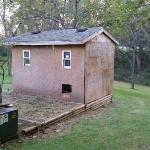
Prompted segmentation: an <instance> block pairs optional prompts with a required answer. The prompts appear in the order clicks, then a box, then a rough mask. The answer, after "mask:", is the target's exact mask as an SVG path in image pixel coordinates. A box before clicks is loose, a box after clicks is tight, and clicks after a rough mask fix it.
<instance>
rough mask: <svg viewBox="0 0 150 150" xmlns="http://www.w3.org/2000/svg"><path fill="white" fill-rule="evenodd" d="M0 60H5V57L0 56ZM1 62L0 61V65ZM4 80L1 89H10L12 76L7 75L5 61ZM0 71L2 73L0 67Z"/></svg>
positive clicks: (0, 81) (0, 78)
mask: <svg viewBox="0 0 150 150" xmlns="http://www.w3.org/2000/svg"><path fill="white" fill-rule="evenodd" d="M0 60H7V57H0ZM2 63H3V62H0V66H1V64H2ZM4 71H5V73H4V74H5V76H4V81H3V83H4V84H3V89H12V76H10V75H8V69H7V62H6V63H5V64H4ZM0 73H2V69H1V68H0ZM2 78H3V76H2V75H0V83H2Z"/></svg>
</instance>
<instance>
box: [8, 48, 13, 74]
mask: <svg viewBox="0 0 150 150" xmlns="http://www.w3.org/2000/svg"><path fill="white" fill-rule="evenodd" d="M7 54H8V55H7V56H8V75H12V71H11V64H12V54H11V48H10V47H9V46H7Z"/></svg>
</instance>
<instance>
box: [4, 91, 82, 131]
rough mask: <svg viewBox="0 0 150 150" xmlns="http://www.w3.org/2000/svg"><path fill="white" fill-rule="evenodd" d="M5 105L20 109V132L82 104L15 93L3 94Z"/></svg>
mask: <svg viewBox="0 0 150 150" xmlns="http://www.w3.org/2000/svg"><path fill="white" fill-rule="evenodd" d="M3 104H13V107H15V108H18V116H19V130H21V129H23V128H26V127H29V126H32V125H35V124H40V123H42V122H44V121H46V120H48V119H51V118H54V117H56V116H58V115H60V114H62V113H65V112H67V111H70V110H72V109H74V108H76V107H78V106H80V105H81V104H78V103H73V102H66V101H60V100H52V99H47V98H41V97H36V96H27V95H21V94H15V93H3Z"/></svg>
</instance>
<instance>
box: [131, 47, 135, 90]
mask: <svg viewBox="0 0 150 150" xmlns="http://www.w3.org/2000/svg"><path fill="white" fill-rule="evenodd" d="M135 52H136V48H135V47H134V49H133V57H132V65H131V89H134V80H135V77H134V70H135Z"/></svg>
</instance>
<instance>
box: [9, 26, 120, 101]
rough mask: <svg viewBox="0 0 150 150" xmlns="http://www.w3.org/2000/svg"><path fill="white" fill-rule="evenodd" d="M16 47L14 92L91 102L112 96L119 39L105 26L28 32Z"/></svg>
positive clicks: (11, 41) (16, 39) (15, 39)
mask: <svg viewBox="0 0 150 150" xmlns="http://www.w3.org/2000/svg"><path fill="white" fill-rule="evenodd" d="M7 42H8V43H9V44H13V45H15V46H13V47H12V67H13V91H14V92H16V93H22V94H26V95H36V96H40V97H48V98H53V99H57V100H68V101H72V102H77V103H84V104H88V103H90V102H92V101H95V100H99V99H101V98H105V97H108V96H110V97H111V95H112V91H113V79H114V50H115V45H118V41H117V40H116V39H115V38H114V37H112V36H111V35H110V34H109V33H108V32H107V31H106V30H105V29H104V28H102V27H95V28H87V29H65V30H50V31H36V32H28V33H24V34H21V35H18V36H16V37H12V38H9V39H7Z"/></svg>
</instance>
